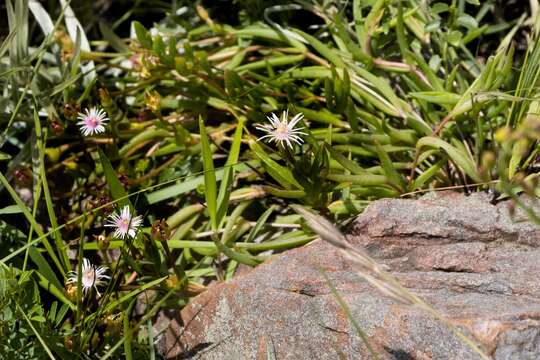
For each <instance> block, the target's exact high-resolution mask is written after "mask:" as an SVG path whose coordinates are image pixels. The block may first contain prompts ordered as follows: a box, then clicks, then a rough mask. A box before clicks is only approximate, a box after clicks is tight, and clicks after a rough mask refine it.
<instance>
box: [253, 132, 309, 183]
mask: <svg viewBox="0 0 540 360" xmlns="http://www.w3.org/2000/svg"><path fill="white" fill-rule="evenodd" d="M250 146H251V149H252V150H253V151H255V155H257V157H258V158H259V159H260V160H261V161H262V162H263V164H264V167H265V169H266V170H267V171H268V173H269V174H270V176H272V177H273V178H274V180H276V181H277V182H278V183H279V184H280V185H281V186H283V187H284V188H287V189H290V187H291V185H292V186H294V187H296V188H297V189H298V190H304V188H303V187H302V185H300V183H299V182H298V181H296V179H295V178H294V176H293V174H292V172H291V170H289V169H287V168H286V167H283V166H281V165H279V164H278V163H277V162H275V161H274V160H272V159H271V158H270V156H268V155H267V154H266V153H265V152H264V150H263V149H262V148H261V147H260V146H259V145H258V144H257V143H256V142H255V141H251V142H250Z"/></svg>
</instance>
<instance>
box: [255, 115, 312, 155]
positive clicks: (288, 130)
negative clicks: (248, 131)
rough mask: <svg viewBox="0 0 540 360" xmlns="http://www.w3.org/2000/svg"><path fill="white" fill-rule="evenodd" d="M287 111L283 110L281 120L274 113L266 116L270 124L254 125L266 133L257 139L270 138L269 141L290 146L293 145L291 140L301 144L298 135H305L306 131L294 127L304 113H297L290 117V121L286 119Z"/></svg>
mask: <svg viewBox="0 0 540 360" xmlns="http://www.w3.org/2000/svg"><path fill="white" fill-rule="evenodd" d="M288 117H289V111H288V110H287V111H284V112H283V116H282V118H281V120H280V119H279V118H278V117H277V115H276V114H272V116H268V120H269V121H270V124H265V125H260V124H259V125H256V126H255V127H256V128H257V129H259V130H261V131H264V132H266V133H267V134H266V135H264V136H263V137H260V138H259V139H258V140H262V139H270V140H269V141H270V142H272V141H274V142H276V143H279V144H280V145H282V146H284V143H287V146H289V147H290V148H292V147H293V144H292V143H293V142H294V143H296V144H298V145H300V144H302V138H301V137H300V136H299V135H306V133H304V132H302V131H300V130H302V129H303V127H300V128H295V126H296V124H298V122H299V121H300V120H302V118H303V117H304V114H302V113H298V114H296V115H295V116H294V117H293V118H292V119H291V122H289V121H288Z"/></svg>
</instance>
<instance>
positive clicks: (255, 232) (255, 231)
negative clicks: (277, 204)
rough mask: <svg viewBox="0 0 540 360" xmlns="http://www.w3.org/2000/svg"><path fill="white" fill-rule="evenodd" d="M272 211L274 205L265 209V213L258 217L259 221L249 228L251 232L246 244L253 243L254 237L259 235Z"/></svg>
mask: <svg viewBox="0 0 540 360" xmlns="http://www.w3.org/2000/svg"><path fill="white" fill-rule="evenodd" d="M273 211H274V205H272V206H270V207H269V208H268V209H266V211H265V212H264V213H263V214H262V215H261V216H260V217H259V219H258V220H257V222H256V223H255V226H254V227H252V228H251V231H250V232H249V235H248V237H247V239H246V242H248V243H250V242H253V240H254V239H255V237H256V236H257V235H258V234H259V232H260V231H261V229H262V228H263V226H264V225H265V224H266V221H267V220H268V218H269V217H270V215H272V212H273Z"/></svg>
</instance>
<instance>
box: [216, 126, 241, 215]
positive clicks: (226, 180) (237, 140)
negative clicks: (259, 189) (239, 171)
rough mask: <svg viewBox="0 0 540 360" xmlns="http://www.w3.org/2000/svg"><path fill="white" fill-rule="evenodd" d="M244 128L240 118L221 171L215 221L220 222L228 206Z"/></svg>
mask: <svg viewBox="0 0 540 360" xmlns="http://www.w3.org/2000/svg"><path fill="white" fill-rule="evenodd" d="M243 128H244V120H243V119H240V120H239V121H238V124H237V125H236V131H235V132H234V138H233V143H232V145H231V149H230V151H229V157H228V158H227V162H226V163H225V169H224V171H223V180H222V181H221V184H220V187H219V195H218V198H217V206H218V211H217V222H218V224H219V223H221V219H223V217H224V216H225V214H226V213H227V209H228V207H229V197H230V195H231V189H230V187H231V185H232V182H233V180H234V165H235V164H236V163H237V162H238V156H239V155H240V145H242V132H243Z"/></svg>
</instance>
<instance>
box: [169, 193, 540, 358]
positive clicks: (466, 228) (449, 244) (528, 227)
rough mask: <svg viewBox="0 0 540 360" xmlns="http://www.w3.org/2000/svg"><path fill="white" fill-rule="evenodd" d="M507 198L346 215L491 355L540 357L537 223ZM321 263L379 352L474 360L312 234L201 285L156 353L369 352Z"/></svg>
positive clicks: (432, 198) (376, 206) (437, 200)
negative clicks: (245, 269)
mask: <svg viewBox="0 0 540 360" xmlns="http://www.w3.org/2000/svg"><path fill="white" fill-rule="evenodd" d="M507 207H508V204H507V203H505V202H502V203H499V204H497V205H492V204H490V203H489V198H488V197H487V196H486V195H485V194H473V195H471V196H464V195H462V194H457V193H440V194H429V195H426V196H424V197H422V198H421V199H419V200H380V201H377V202H374V203H373V204H372V205H370V206H369V207H368V208H367V209H366V210H365V212H364V213H363V214H362V215H361V216H360V217H359V218H358V219H357V220H356V221H355V223H354V224H353V226H352V227H351V229H350V233H349V235H348V239H349V241H350V242H351V243H352V244H354V245H356V246H363V247H365V248H366V249H367V250H368V252H369V253H370V254H371V255H372V256H373V257H374V258H375V259H377V260H378V261H379V262H380V263H384V264H386V265H387V266H388V268H389V269H390V271H391V272H392V274H393V275H394V276H396V277H397V278H398V279H399V280H400V282H401V283H402V284H403V285H404V286H406V287H407V288H409V289H411V290H412V291H413V292H415V293H416V294H417V295H419V296H421V297H422V298H423V299H424V300H426V301H427V302H428V303H430V304H432V305H433V306H434V307H435V308H436V309H438V310H439V311H440V312H442V313H443V314H445V315H446V316H447V318H448V319H449V320H450V321H451V322H452V323H453V324H455V325H456V326H458V327H459V328H460V329H461V330H462V331H463V332H464V333H466V334H467V335H468V336H469V337H471V338H472V339H474V340H476V341H477V343H479V344H480V345H481V347H482V348H483V349H484V350H485V351H486V353H488V354H489V355H490V356H492V357H493V358H494V359H540V279H539V274H540V231H539V230H538V229H537V228H536V227H535V226H534V225H532V224H530V223H527V222H523V221H522V222H516V220H519V219H516V218H515V217H514V218H512V217H511V216H510V215H509V213H508V210H507ZM518 216H519V215H518ZM522 217H523V216H522ZM320 269H323V270H324V271H325V272H326V273H327V275H328V276H329V277H330V279H331V281H332V283H333V285H334V286H335V287H336V288H337V290H338V291H339V293H340V294H341V295H342V297H343V298H344V300H345V301H346V302H347V303H348V305H349V307H350V310H351V312H352V315H353V317H354V318H355V319H356V321H357V322H358V323H359V325H360V327H361V328H362V329H363V331H364V332H365V333H366V334H367V336H368V339H369V342H370V343H371V345H372V347H373V348H374V349H375V351H376V352H377V353H378V354H379V357H380V358H381V359H403V360H406V359H422V360H423V359H478V358H479V356H478V355H477V354H475V353H474V352H472V351H471V350H470V349H469V348H468V347H467V346H466V345H465V344H464V343H463V342H462V341H461V340H460V339H459V338H457V337H456V336H454V335H453V334H452V333H451V331H449V330H448V328H447V327H446V326H445V325H443V324H441V323H440V322H438V321H437V320H436V319H434V318H433V317H432V316H430V315H428V314H427V313H425V312H423V311H421V310H418V309H415V308H412V307H410V306H406V305H402V304H398V303H396V302H394V301H392V300H390V299H389V298H386V297H384V296H383V295H381V294H380V293H379V292H378V291H377V290H375V289H374V288H372V287H371V286H370V285H368V284H367V283H366V282H365V281H364V280H363V279H361V278H360V277H359V276H358V275H357V274H356V273H355V270H354V269H353V268H352V267H351V265H350V263H349V262H348V260H346V259H345V258H344V257H343V256H342V255H341V254H340V253H339V252H338V251H336V250H335V249H334V248H333V247H332V246H330V245H329V244H327V243H325V242H322V241H320V240H318V241H314V242H312V243H311V244H309V245H306V246H304V247H302V248H298V249H294V250H290V251H287V252H285V253H283V254H280V255H277V256H275V257H274V258H272V259H271V260H270V261H267V262H266V263H264V264H262V265H260V266H259V267H257V268H256V269H254V270H252V271H251V272H249V273H247V274H245V275H242V276H239V277H237V278H236V279H234V280H233V281H230V282H227V283H221V284H216V285H212V286H210V288H209V289H208V291H206V292H205V293H203V294H201V295H199V296H197V297H196V298H194V299H193V300H192V301H191V303H190V304H189V305H188V306H187V307H185V308H184V309H183V310H182V312H181V314H180V316H179V318H177V319H176V320H174V319H173V320H172V321H171V322H170V324H169V322H168V321H167V322H166V323H167V324H169V327H168V328H167V330H166V331H164V332H163V333H162V335H161V339H160V347H161V351H162V354H164V355H165V356H166V357H167V358H170V359H184V358H185V359H199V358H200V359H272V358H273V359H278V360H279V359H369V358H370V355H369V352H368V350H367V348H366V346H365V344H364V343H363V342H362V341H361V339H360V337H359V336H358V334H357V332H356V330H355V329H354V327H353V326H352V325H351V323H350V321H349V318H348V317H347V315H346V313H345V312H344V310H343V309H342V308H341V307H340V306H339V305H338V303H337V301H336V298H335V297H334V296H333V295H332V293H331V291H330V289H329V287H328V285H327V283H326V282H325V280H324V279H323V277H322V275H321V273H320ZM161 317H162V319H165V318H166V316H165V314H161ZM161 323H162V324H163V323H164V322H163V321H161Z"/></svg>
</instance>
